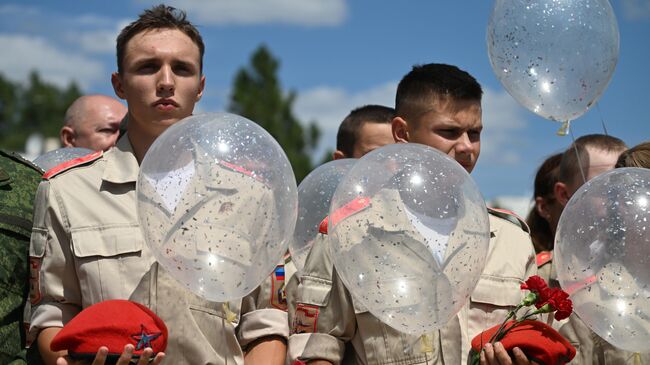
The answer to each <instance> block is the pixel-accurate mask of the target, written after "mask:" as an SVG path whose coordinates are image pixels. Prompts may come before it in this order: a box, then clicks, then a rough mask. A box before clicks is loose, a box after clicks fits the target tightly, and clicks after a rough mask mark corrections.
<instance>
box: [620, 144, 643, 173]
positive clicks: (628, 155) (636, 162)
mask: <svg viewBox="0 0 650 365" xmlns="http://www.w3.org/2000/svg"><path fill="white" fill-rule="evenodd" d="M616 167H617V168H618V167H643V168H646V169H650V141H648V142H643V143H640V144H638V145H636V146H634V147H632V148H630V149H629V150H626V151H624V152H623V153H621V155H620V156H619V157H618V161H616Z"/></svg>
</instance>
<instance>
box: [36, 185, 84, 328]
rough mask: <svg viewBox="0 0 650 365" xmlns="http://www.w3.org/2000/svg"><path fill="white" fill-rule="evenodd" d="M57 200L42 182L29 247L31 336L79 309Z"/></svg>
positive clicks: (55, 325)
mask: <svg viewBox="0 0 650 365" xmlns="http://www.w3.org/2000/svg"><path fill="white" fill-rule="evenodd" d="M60 203H61V202H60V199H59V198H58V197H57V194H56V192H55V191H54V189H53V188H52V185H51V183H50V182H49V181H44V182H41V184H40V185H39V187H38V190H37V193H36V200H35V203H34V227H33V229H32V236H31V241H30V247H29V255H30V302H31V304H32V315H31V321H30V330H29V335H28V339H30V340H33V339H34V338H35V337H36V336H37V335H38V332H39V331H40V330H41V329H43V328H47V327H63V325H64V324H65V323H66V322H68V321H69V320H70V319H71V318H72V317H74V316H75V315H76V314H77V313H79V311H81V290H80V287H79V280H78V278H77V274H76V271H75V265H74V259H73V255H72V252H71V251H72V250H71V248H70V239H69V237H70V236H69V233H68V232H67V230H66V228H65V227H66V223H65V214H64V212H63V210H62V209H61V206H60Z"/></svg>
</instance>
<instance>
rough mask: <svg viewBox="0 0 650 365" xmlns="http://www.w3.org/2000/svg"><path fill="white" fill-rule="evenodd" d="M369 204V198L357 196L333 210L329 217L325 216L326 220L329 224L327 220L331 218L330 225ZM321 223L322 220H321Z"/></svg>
mask: <svg viewBox="0 0 650 365" xmlns="http://www.w3.org/2000/svg"><path fill="white" fill-rule="evenodd" d="M369 205H370V198H366V197H359V198H356V199H354V200H353V201H351V202H349V203H347V204H345V205H344V206H342V207H341V208H339V209H338V210H337V211H336V212H334V213H333V214H332V215H331V217H327V218H326V219H327V221H328V224H329V220H330V219H331V220H332V226H335V225H337V224H338V223H339V222H340V221H342V220H344V219H345V218H347V217H349V216H351V215H352V214H355V213H358V212H360V211H362V210H364V209H365V208H367V207H368V206H369ZM321 224H322V222H321Z"/></svg>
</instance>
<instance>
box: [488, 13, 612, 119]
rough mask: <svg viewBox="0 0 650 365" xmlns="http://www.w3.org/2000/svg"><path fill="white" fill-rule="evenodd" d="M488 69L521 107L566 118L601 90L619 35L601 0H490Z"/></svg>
mask: <svg viewBox="0 0 650 365" xmlns="http://www.w3.org/2000/svg"><path fill="white" fill-rule="evenodd" d="M487 46H488V54H489V58H490V63H491V65H492V69H493V70H494V73H495V74H496V76H497V78H498V79H499V81H501V84H502V85H503V87H504V88H505V89H506V90H508V92H509V93H510V95H512V96H513V97H514V98H515V99H516V100H517V101H518V102H519V103H520V104H521V105H523V106H524V107H526V108H528V109H529V110H530V111H532V112H534V113H536V114H538V115H540V116H542V117H544V118H547V119H550V120H554V121H559V122H566V121H571V120H574V119H576V118H578V117H579V116H581V115H582V114H583V113H585V112H586V111H587V110H588V109H589V108H590V107H591V106H593V104H594V103H595V102H596V101H597V100H598V99H599V98H600V96H601V94H602V93H603V91H604V90H605V89H606V88H607V85H608V84H609V81H610V79H611V77H612V74H613V73H614V69H615V68H616V63H617V62H618V54H619V33H618V25H617V23H616V17H615V15H614V11H613V10H612V6H611V5H610V3H609V2H608V1H607V0H566V1H558V0H496V1H495V2H494V7H493V9H492V14H491V16H490V19H489V22H488V28H487Z"/></svg>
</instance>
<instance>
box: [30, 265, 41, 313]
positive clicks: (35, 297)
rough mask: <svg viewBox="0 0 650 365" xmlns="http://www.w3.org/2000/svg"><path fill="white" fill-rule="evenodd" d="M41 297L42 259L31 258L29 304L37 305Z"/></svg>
mask: <svg viewBox="0 0 650 365" xmlns="http://www.w3.org/2000/svg"><path fill="white" fill-rule="evenodd" d="M41 299H42V295H41V258H40V257H33V256H30V257H29V302H30V303H32V305H34V304H37V303H38V302H40V301H41Z"/></svg>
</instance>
